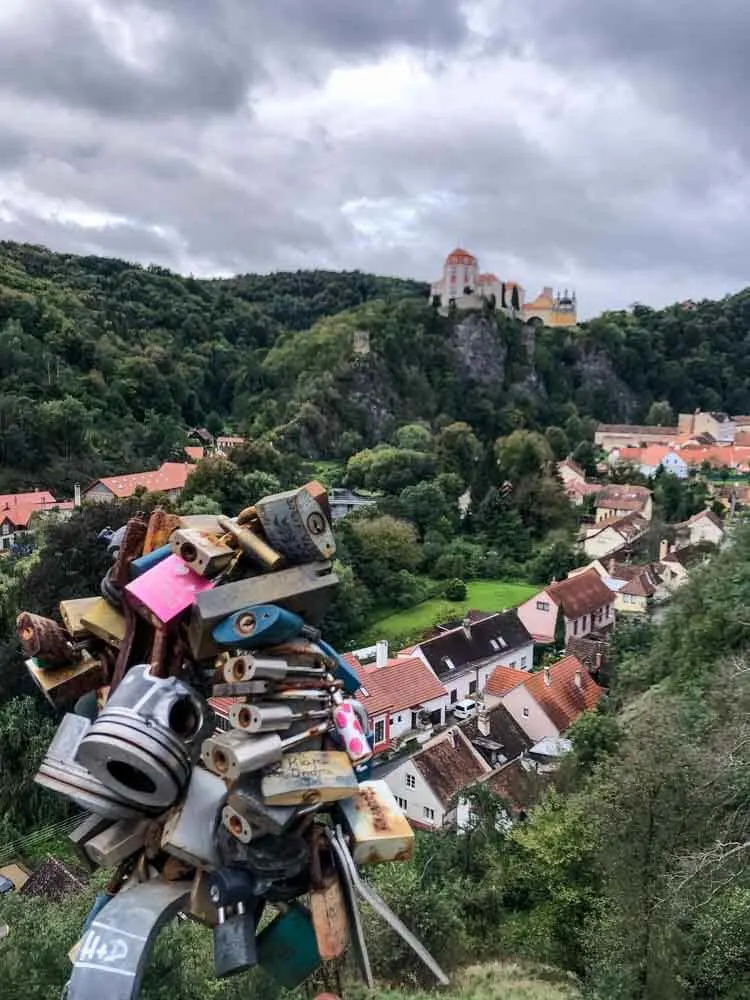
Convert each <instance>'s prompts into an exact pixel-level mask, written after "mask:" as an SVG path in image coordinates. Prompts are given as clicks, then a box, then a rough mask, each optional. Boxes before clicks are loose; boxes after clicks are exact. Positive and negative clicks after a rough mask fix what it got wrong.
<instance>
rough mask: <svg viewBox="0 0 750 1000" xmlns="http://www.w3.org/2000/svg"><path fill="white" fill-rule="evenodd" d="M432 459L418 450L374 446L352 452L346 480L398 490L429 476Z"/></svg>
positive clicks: (376, 488)
mask: <svg viewBox="0 0 750 1000" xmlns="http://www.w3.org/2000/svg"><path fill="white" fill-rule="evenodd" d="M434 473H435V460H434V458H433V457H432V456H431V455H428V454H425V453H424V452H420V451H407V450H406V449H402V448H389V447H383V448H375V449H374V450H372V451H360V452H357V454H356V455H352V457H351V458H350V459H349V461H348V462H347V463H346V484H347V486H350V487H353V488H356V487H363V488H365V489H367V490H372V491H376V492H383V493H400V492H401V490H403V489H404V488H405V487H407V486H410V485H412V484H414V483H419V482H421V481H422V480H425V479H431V478H432V477H433V476H434Z"/></svg>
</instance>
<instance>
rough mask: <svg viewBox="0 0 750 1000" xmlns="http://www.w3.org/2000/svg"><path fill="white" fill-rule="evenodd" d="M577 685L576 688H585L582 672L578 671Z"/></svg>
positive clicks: (576, 675)
mask: <svg viewBox="0 0 750 1000" xmlns="http://www.w3.org/2000/svg"><path fill="white" fill-rule="evenodd" d="M575 683H576V687H577V688H579V689H580V688H582V687H583V679H582V677H581V671H580V670H576V672H575Z"/></svg>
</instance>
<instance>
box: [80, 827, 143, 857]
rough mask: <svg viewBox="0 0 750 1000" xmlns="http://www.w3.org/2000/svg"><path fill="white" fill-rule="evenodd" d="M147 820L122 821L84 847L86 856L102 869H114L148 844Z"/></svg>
mask: <svg viewBox="0 0 750 1000" xmlns="http://www.w3.org/2000/svg"><path fill="white" fill-rule="evenodd" d="M148 827H149V820H147V819H121V820H118V822H117V823H113V824H112V825H111V826H109V827H108V828H107V829H106V830H103V831H102V832H101V833H98V834H97V835H96V836H95V837H92V838H91V840H88V841H87V842H86V843H85V845H84V850H85V852H86V854H87V855H88V856H89V858H91V860H92V861H93V862H94V864H96V865H99V867H100V868H114V867H115V866H116V865H119V864H120V863H121V862H123V861H125V859H126V858H129V857H131V856H132V855H133V854H136V853H137V852H138V851H140V850H141V848H142V847H143V845H144V844H145V842H146V831H147V830H148Z"/></svg>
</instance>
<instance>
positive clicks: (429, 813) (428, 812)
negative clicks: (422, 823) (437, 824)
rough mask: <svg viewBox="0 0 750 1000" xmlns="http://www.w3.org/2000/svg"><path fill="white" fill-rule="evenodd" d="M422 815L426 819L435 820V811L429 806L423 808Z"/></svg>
mask: <svg viewBox="0 0 750 1000" xmlns="http://www.w3.org/2000/svg"><path fill="white" fill-rule="evenodd" d="M422 815H423V816H424V818H425V819H435V810H434V809H430V807H429V806H423V807H422Z"/></svg>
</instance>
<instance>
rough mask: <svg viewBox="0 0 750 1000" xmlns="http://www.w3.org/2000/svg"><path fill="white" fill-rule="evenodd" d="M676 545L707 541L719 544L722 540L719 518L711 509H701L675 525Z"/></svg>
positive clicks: (696, 543) (722, 533) (721, 525)
mask: <svg viewBox="0 0 750 1000" xmlns="http://www.w3.org/2000/svg"><path fill="white" fill-rule="evenodd" d="M676 531H677V547H678V548H680V547H681V546H684V545H700V543H701V542H709V543H710V544H711V545H716V546H719V545H721V543H722V542H723V541H724V534H725V532H724V525H723V524H722V523H721V518H719V517H717V516H716V514H714V512H713V511H711V510H701V511H699V512H698V513H697V514H693V516H692V517H690V518H688V519H687V521H683V522H682V523H681V524H678V525H677V526H676Z"/></svg>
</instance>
